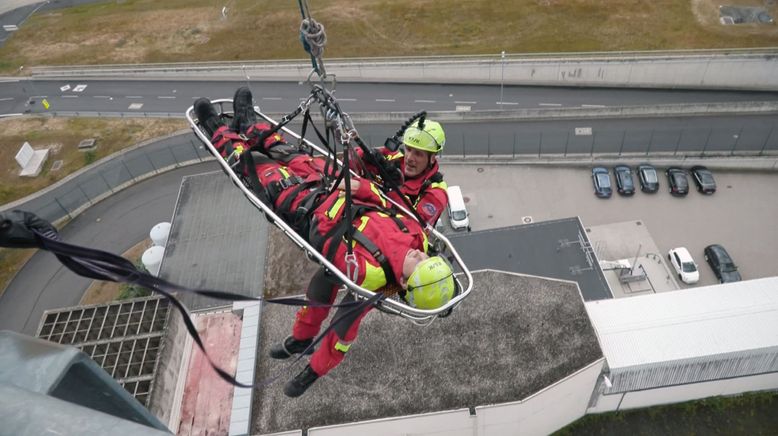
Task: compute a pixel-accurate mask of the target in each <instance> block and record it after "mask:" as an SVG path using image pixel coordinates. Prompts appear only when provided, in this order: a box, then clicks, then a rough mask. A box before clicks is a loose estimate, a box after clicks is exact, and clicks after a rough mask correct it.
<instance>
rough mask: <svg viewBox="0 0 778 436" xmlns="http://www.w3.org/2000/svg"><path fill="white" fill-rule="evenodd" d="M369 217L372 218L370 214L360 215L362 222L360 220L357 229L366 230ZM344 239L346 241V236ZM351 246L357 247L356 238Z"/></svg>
mask: <svg viewBox="0 0 778 436" xmlns="http://www.w3.org/2000/svg"><path fill="white" fill-rule="evenodd" d="M369 219H370V217H369V216H364V215H363V216H361V217H359V220H360V222H359V225H358V226H357V230H359V231H360V232H361V231H362V230H365V227H367V220H369ZM343 240H344V241H345V240H346V237H345V236H343ZM351 246H352V247H356V246H357V241H356V240H354V241H351Z"/></svg>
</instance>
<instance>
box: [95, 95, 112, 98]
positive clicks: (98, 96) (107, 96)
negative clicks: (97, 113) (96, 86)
mask: <svg viewBox="0 0 778 436" xmlns="http://www.w3.org/2000/svg"><path fill="white" fill-rule="evenodd" d="M94 98H111V96H110V95H95V96H94Z"/></svg>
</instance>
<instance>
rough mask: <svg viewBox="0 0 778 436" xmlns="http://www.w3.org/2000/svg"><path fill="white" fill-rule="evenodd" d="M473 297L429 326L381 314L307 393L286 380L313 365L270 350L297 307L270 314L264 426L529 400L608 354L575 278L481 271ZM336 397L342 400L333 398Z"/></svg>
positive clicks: (258, 421)
mask: <svg viewBox="0 0 778 436" xmlns="http://www.w3.org/2000/svg"><path fill="white" fill-rule="evenodd" d="M474 283H475V285H474V288H473V291H472V294H471V295H470V297H469V298H468V299H466V300H465V301H464V302H463V303H462V304H461V305H460V306H459V307H458V308H457V309H456V310H455V311H454V313H453V314H452V315H451V316H450V317H448V318H444V319H438V320H436V321H435V322H434V323H432V324H431V325H429V326H427V327H420V326H416V325H414V324H412V323H411V322H409V321H407V320H404V319H400V318H397V317H394V316H390V315H387V314H384V313H382V312H378V311H373V312H371V313H370V314H369V315H368V316H367V317H366V318H365V319H364V321H363V322H362V326H361V329H360V337H359V339H358V340H357V342H356V344H355V345H354V346H353V347H352V348H351V350H350V351H349V353H348V357H347V359H346V360H345V361H344V362H343V363H342V364H341V365H340V366H338V367H337V368H335V370H333V371H332V372H331V373H330V374H328V375H327V376H326V377H323V378H321V379H320V380H318V381H317V382H316V384H314V385H313V386H312V387H311V389H310V390H309V391H308V392H307V393H306V394H305V395H304V396H302V397H300V398H296V399H290V398H287V397H285V396H284V394H283V392H282V386H283V383H284V382H285V381H286V380H287V379H288V378H291V377H292V376H294V375H295V374H296V373H297V372H298V371H299V370H300V369H301V366H302V365H303V364H304V363H303V362H304V360H303V361H301V362H300V363H298V365H297V366H296V367H295V368H292V369H290V368H289V367H288V365H289V361H276V360H273V359H270V358H268V357H266V356H267V353H268V350H269V347H270V345H271V344H272V343H274V342H276V341H280V340H282V339H283V338H284V337H286V336H287V335H288V334H289V332H290V329H291V326H292V321H293V319H294V308H288V307H280V306H275V305H267V306H266V307H264V310H263V312H262V314H261V322H260V330H261V331H260V351H259V362H258V367H257V377H256V380H257V381H263V380H269V379H271V378H273V377H276V376H280V377H279V380H278V381H276V382H275V383H272V384H270V385H268V386H266V387H264V388H260V389H258V390H257V391H256V393H255V399H254V406H253V415H254V427H253V429H252V430H253V432H255V433H261V434H265V433H274V432H281V431H290V430H296V429H307V428H311V427H320V426H327V425H335V424H341V423H348V422H355V421H364V420H370V419H377V418H389V417H398V416H406V415H415V414H421V413H427V412H436V411H445V410H454V409H461V408H470V407H475V406H480V405H486V404H499V403H505V402H511V401H517V400H521V399H523V398H526V397H527V396H529V395H531V394H533V393H535V392H537V391H540V390H541V389H543V388H544V387H546V386H549V385H551V384H553V383H554V382H556V381H558V380H560V379H562V378H564V377H566V376H568V375H570V374H573V373H574V372H576V371H578V370H579V369H581V368H583V367H585V366H587V365H588V364H591V363H592V362H595V361H596V360H598V359H600V358H601V357H602V351H601V350H600V347H599V345H598V343H597V338H596V336H595V334H594V330H593V328H592V325H591V323H590V321H589V319H588V317H587V315H586V312H585V310H584V306H583V301H582V299H581V296H580V293H579V290H578V286H576V284H575V283H571V282H564V281H557V280H547V279H543V278H539V277H529V276H523V275H517V274H511V273H502V272H497V271H480V272H476V273H474ZM333 399H337V401H334V400H333Z"/></svg>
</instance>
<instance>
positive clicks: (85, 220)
mask: <svg viewBox="0 0 778 436" xmlns="http://www.w3.org/2000/svg"><path fill="white" fill-rule="evenodd" d="M216 169H218V167H217V164H216V163H215V162H209V163H203V164H199V165H194V166H190V167H185V168H181V169H178V170H174V171H170V172H168V173H164V174H162V175H159V176H156V177H154V178H152V179H148V180H146V181H143V182H141V183H138V184H137V185H134V186H132V187H130V188H128V189H125V190H123V191H121V192H119V193H117V194H115V195H113V196H111V197H109V198H108V199H106V200H104V201H101V202H99V203H97V204H96V205H94V206H92V207H91V208H89V209H87V210H86V211H85V212H84V213H82V214H81V215H79V216H78V217H76V218H75V219H73V220H72V221H71V222H70V223H68V225H67V226H65V227H64V228H63V229H62V232H61V234H62V237H63V238H64V240H65V241H67V242H71V243H73V244H78V245H84V246H87V247H93V248H98V249H101V250H106V251H110V252H112V253H118V254H121V253H123V252H125V251H126V250H128V249H129V248H131V247H132V246H134V245H135V244H137V243H138V242H139V241H142V240H144V239H147V238H148V237H149V231H150V230H151V228H152V227H153V226H154V225H155V224H157V223H160V222H163V221H170V218H171V217H172V216H173V207H174V206H175V203H176V198H177V197H178V190H179V187H180V185H181V179H182V177H184V176H186V175H191V174H199V173H204V172H208V171H213V170H216ZM90 283H91V280H89V279H86V278H83V277H79V276H77V275H75V274H73V273H72V272H70V270H68V269H66V268H65V267H63V266H62V265H61V264H60V263H59V262H58V261H57V259H56V258H55V257H54V256H53V255H51V254H49V253H46V252H42V251H39V252H37V253H36V254H35V255H34V256H33V257H32V259H30V261H29V262H28V263H27V264H26V265H25V266H24V267H23V268H22V269H21V271H19V273H18V274H17V276H16V277H15V278H14V280H13V281H12V282H11V283H10V285H9V286H8V288H7V289H6V291H5V293H4V294H3V295H2V296H0V330H4V329H9V330H14V331H18V332H21V333H25V334H29V335H34V334H35V333H36V330H37V328H38V323H39V322H40V319H41V316H42V315H43V311H44V310H46V309H53V308H59V307H69V306H75V305H78V303H79V301H80V299H81V296H82V295H83V293H84V291H85V290H86V289H87V287H88V286H89V284H90Z"/></svg>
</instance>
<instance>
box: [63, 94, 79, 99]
mask: <svg viewBox="0 0 778 436" xmlns="http://www.w3.org/2000/svg"><path fill="white" fill-rule="evenodd" d="M60 97H62V98H78V96H77V95H61V96H60Z"/></svg>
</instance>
